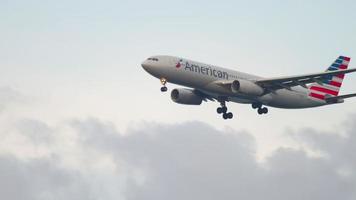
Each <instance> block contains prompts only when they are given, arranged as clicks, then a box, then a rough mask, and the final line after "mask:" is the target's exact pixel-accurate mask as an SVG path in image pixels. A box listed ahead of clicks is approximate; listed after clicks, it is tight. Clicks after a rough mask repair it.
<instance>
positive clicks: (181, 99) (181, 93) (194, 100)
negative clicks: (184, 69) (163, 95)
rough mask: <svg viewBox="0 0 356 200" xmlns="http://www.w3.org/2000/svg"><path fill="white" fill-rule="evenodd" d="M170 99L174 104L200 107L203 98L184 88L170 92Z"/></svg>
mask: <svg viewBox="0 0 356 200" xmlns="http://www.w3.org/2000/svg"><path fill="white" fill-rule="evenodd" d="M171 99H172V100H173V101H174V102H176V103H179V104H186V105H200V104H201V103H202V101H203V98H202V97H200V96H198V95H196V94H195V93H194V91H193V90H191V89H185V88H179V89H174V90H172V92H171Z"/></svg>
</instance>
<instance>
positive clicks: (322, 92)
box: [309, 56, 351, 100]
mask: <svg viewBox="0 0 356 200" xmlns="http://www.w3.org/2000/svg"><path fill="white" fill-rule="evenodd" d="M350 60H351V59H350V58H349V57H345V56H339V57H338V59H336V60H335V62H334V63H333V64H332V65H331V66H330V67H329V68H328V69H327V70H326V71H327V72H328V71H338V70H345V69H347V68H348V66H349V63H350ZM344 78H345V74H338V75H330V76H326V77H325V80H324V81H323V82H322V84H319V83H313V84H311V87H310V94H309V96H311V97H313V98H316V99H320V100H325V98H326V97H335V96H338V95H339V91H340V88H341V86H342V81H343V80H344Z"/></svg>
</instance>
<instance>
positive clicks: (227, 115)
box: [216, 101, 234, 119]
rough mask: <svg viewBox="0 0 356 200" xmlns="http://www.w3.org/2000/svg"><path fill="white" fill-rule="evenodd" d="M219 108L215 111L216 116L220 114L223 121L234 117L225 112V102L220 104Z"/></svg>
mask: <svg viewBox="0 0 356 200" xmlns="http://www.w3.org/2000/svg"><path fill="white" fill-rule="evenodd" d="M220 105H221V107H218V108H217V109H216V112H217V113H218V114H222V117H223V119H232V118H233V117H234V115H233V114H232V113H231V112H227V107H226V103H225V101H221V102H220Z"/></svg>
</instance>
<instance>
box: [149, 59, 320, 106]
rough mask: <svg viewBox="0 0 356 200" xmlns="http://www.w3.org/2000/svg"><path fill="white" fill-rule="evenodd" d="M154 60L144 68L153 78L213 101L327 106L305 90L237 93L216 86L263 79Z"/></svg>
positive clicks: (185, 62)
mask: <svg viewBox="0 0 356 200" xmlns="http://www.w3.org/2000/svg"><path fill="white" fill-rule="evenodd" d="M154 57H155V58H157V60H146V61H144V62H143V63H142V67H143V68H144V69H145V70H146V71H147V72H148V73H150V74H151V75H152V76H154V77H157V78H159V79H160V78H165V79H167V81H168V82H171V83H175V84H178V85H182V86H186V87H190V88H194V89H197V90H199V91H202V92H204V93H205V94H207V95H209V96H211V97H213V98H219V97H226V98H227V99H228V100H229V101H232V102H236V103H253V102H256V101H257V102H261V103H263V104H264V105H268V106H271V107H278V108H290V109H292V108H310V107H317V106H323V105H326V102H325V101H322V100H317V99H313V98H311V97H309V90H308V89H307V88H304V87H301V86H296V87H292V88H290V89H278V90H275V91H273V92H269V93H267V94H265V95H263V96H248V95H243V94H239V93H233V92H231V90H228V89H226V88H224V87H222V86H220V85H219V84H216V83H217V82H225V81H226V82H229V81H230V82H231V81H233V80H248V81H252V82H254V81H257V80H260V79H262V77H258V76H255V75H251V74H247V73H243V72H238V71H235V70H230V69H226V68H222V67H217V66H214V65H209V64H204V63H200V62H196V61H192V60H189V59H184V58H179V57H174V56H154ZM178 63H179V65H178Z"/></svg>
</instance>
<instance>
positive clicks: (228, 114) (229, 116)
mask: <svg viewBox="0 0 356 200" xmlns="http://www.w3.org/2000/svg"><path fill="white" fill-rule="evenodd" d="M226 115H227V118H229V119H232V118H233V117H234V115H233V114H232V113H231V112H229V113H227V114H226Z"/></svg>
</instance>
